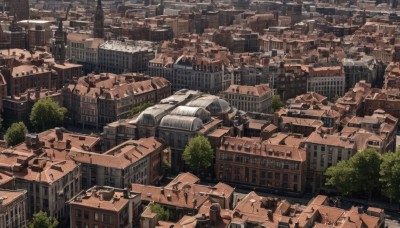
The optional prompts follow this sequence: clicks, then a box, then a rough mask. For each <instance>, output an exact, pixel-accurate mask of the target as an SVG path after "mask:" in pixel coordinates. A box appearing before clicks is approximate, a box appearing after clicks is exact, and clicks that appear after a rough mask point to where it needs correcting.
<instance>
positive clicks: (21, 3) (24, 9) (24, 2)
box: [4, 0, 30, 21]
mask: <svg viewBox="0 0 400 228" xmlns="http://www.w3.org/2000/svg"><path fill="white" fill-rule="evenodd" d="M4 3H5V8H6V9H7V8H8V11H9V15H14V16H16V17H17V18H18V20H20V21H21V20H28V19H30V18H29V0H5V1H4Z"/></svg>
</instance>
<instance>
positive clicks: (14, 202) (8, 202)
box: [0, 189, 28, 228]
mask: <svg viewBox="0 0 400 228" xmlns="http://www.w3.org/2000/svg"><path fill="white" fill-rule="evenodd" d="M26 209H27V190H7V189H1V190H0V227H9V228H19V227H26V226H27V224H28V218H27V217H26V215H27V213H26Z"/></svg>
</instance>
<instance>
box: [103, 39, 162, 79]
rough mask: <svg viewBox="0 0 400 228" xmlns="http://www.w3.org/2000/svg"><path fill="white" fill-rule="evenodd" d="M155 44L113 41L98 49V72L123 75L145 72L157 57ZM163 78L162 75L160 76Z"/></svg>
mask: <svg viewBox="0 0 400 228" xmlns="http://www.w3.org/2000/svg"><path fill="white" fill-rule="evenodd" d="M153 45H154V43H152V42H149V41H116V40H111V41H107V42H105V43H103V44H100V46H99V47H98V67H99V69H98V71H99V72H110V73H115V74H121V73H124V72H125V73H126V72H144V71H146V70H147V67H148V62H149V61H150V60H152V59H154V57H155V54H154V53H155V49H154V47H153ZM160 76H161V75H160Z"/></svg>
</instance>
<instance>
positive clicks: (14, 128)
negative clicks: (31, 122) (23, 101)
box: [4, 122, 28, 146]
mask: <svg viewBox="0 0 400 228" xmlns="http://www.w3.org/2000/svg"><path fill="white" fill-rule="evenodd" d="M27 133H28V128H26V126H25V124H24V123H23V122H18V123H13V124H12V125H11V126H10V127H9V128H8V129H7V132H6V134H5V136H4V140H5V141H6V143H7V145H8V146H15V145H17V144H20V143H22V142H23V141H24V140H25V135H26V134H27Z"/></svg>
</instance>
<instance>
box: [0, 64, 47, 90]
mask: <svg viewBox="0 0 400 228" xmlns="http://www.w3.org/2000/svg"><path fill="white" fill-rule="evenodd" d="M1 74H2V75H3V76H4V78H5V80H6V82H7V95H9V96H13V95H16V96H18V95H19V94H21V93H24V92H26V91H27V90H28V89H31V88H43V89H48V90H52V89H53V87H52V72H51V71H50V70H49V69H47V68H44V67H37V66H34V65H21V66H16V67H13V68H11V69H10V68H3V69H2V70H1Z"/></svg>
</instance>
